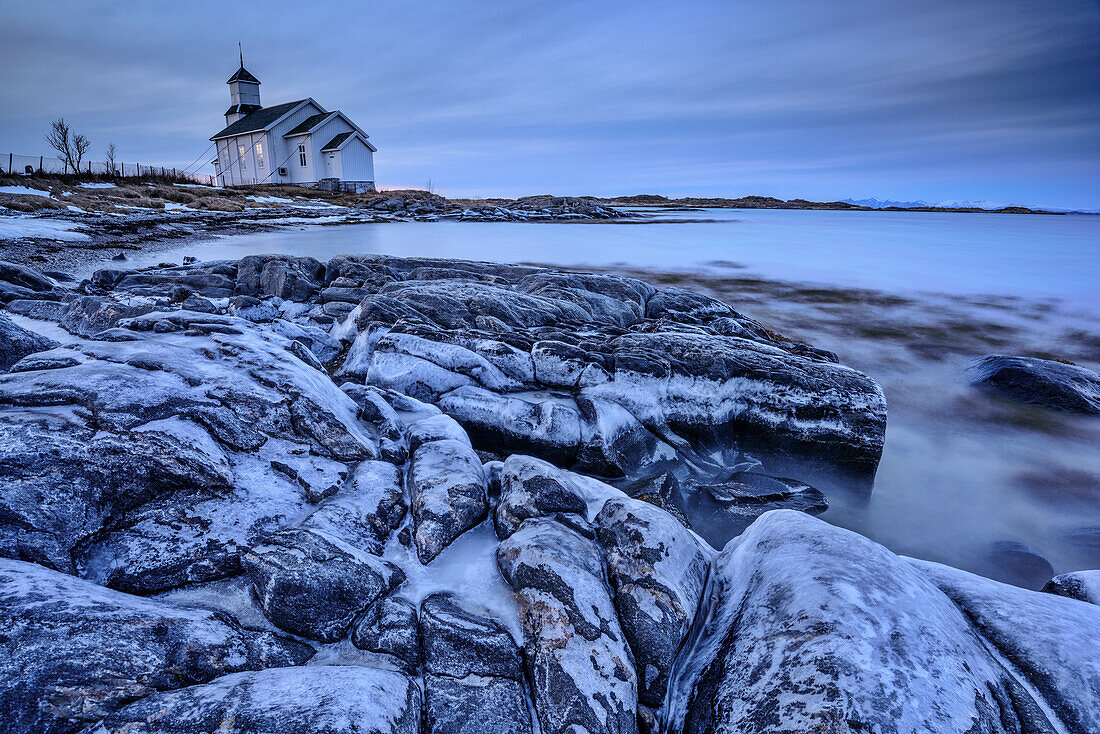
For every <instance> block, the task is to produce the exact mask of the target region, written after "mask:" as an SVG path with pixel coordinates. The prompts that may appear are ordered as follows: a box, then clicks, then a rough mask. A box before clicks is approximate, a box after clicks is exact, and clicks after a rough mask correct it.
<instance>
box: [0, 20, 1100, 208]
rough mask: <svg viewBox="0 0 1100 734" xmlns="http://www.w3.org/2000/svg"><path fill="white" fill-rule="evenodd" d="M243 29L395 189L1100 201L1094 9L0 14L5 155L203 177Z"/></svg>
mask: <svg viewBox="0 0 1100 734" xmlns="http://www.w3.org/2000/svg"><path fill="white" fill-rule="evenodd" d="M238 39H239V40H241V41H242V42H243V44H244V51H245V66H247V68H248V70H249V71H251V72H252V73H253V74H255V75H256V76H257V77H259V79H260V81H261V82H263V84H262V86H261V87H260V92H261V98H262V101H263V103H264V104H268V105H270V104H277V103H279V102H284V101H288V100H291V99H298V98H301V97H307V96H311V97H313V98H314V99H316V100H317V101H318V102H319V103H320V104H322V105H323V106H325V107H326V108H327V109H340V110H343V111H344V112H345V113H346V114H347V115H348V116H350V117H351V118H352V119H353V120H355V121H356V122H357V123H358V124H359V125H360V126H361V127H363V128H364V129H365V130H366V131H367V132H368V133H370V136H371V141H372V142H373V143H374V144H375V145H377V146H378V148H379V152H378V153H377V154H376V155H375V168H376V173H377V177H378V181H379V184H380V185H382V186H384V187H403V186H419V187H422V186H424V185H425V183H426V182H427V181H428V179H431V180H432V182H433V185H434V187H435V189H436V190H437V191H440V192H442V193H445V194H465V195H496V194H499V195H516V194H531V193H560V194H597V195H604V194H617V193H663V194H668V195H684V194H702V195H729V196H738V195H744V194H768V195H774V196H780V197H783V198H791V197H796V196H802V197H806V198H810V199H840V198H845V197H856V198H862V197H868V196H876V197H879V198H890V199H898V200H910V199H924V200H930V201H940V200H945V199H966V200H986V201H998V202H1013V203H1023V204H1031V205H1040V206H1052V207H1067V208H1074V207H1076V208H1089V209H1100V2H1097V0H1048V1H1046V2H1038V1H1036V2H1026V1H1024V0H970V1H968V0H920V2H910V1H905V0H897V1H896V2H889V1H886V0H876V1H874V2H872V1H866V2H865V1H857V0H822V1H820V2H813V1H811V0H770V1H769V2H755V1H750V0H742V1H741V2H734V1H733V0H726V1H725V2H689V1H683V0H681V2H668V1H667V0H662V1H661V2H646V1H644V0H631V1H630V2H621V3H620V2H600V1H598V0H597V1H593V0H587V1H586V2H570V1H566V0H556V1H555V2H515V1H513V0H505V1H502V2H478V3H474V2H456V1H455V0H449V1H448V0H432V1H430V2H416V1H414V0H405V1H403V2H397V1H388V0H387V1H383V2H377V1H376V2H369V3H368V2H324V1H323V0H310V1H309V2H302V0H295V2H263V3H259V2H257V3H251V2H226V1H225V0H221V1H219V2H204V1H202V0H188V1H187V2H172V3H161V2H95V1H94V0H79V1H75V2H58V1H55V0H50V1H49V2H44V1H43V0H36V1H27V2H24V0H0V152H8V151H9V150H11V151H13V152H16V153H25V154H39V153H46V152H48V151H47V150H46V146H45V143H44V142H43V140H42V136H43V133H44V132H45V129H46V127H47V125H48V123H49V121H50V120H51V119H52V118H54V117H56V116H58V115H64V116H65V118H66V119H67V120H68V121H69V122H71V123H72V124H73V126H74V128H76V129H77V130H80V131H83V132H85V133H86V134H87V135H88V136H89V137H90V138H91V139H92V143H93V146H92V153H93V157H101V156H102V151H103V148H104V147H105V146H106V145H107V143H109V142H114V143H115V144H116V145H117V146H118V149H119V151H120V157H121V158H123V159H124V160H126V161H140V162H142V163H146V162H148V163H162V164H167V165H176V166H185V165H187V164H188V163H190V162H191V161H192V160H193V159H195V157H196V156H199V155H200V153H202V152H203V149H204V148H205V147H206V146H207V145H208V144H209V141H208V138H209V137H210V135H212V134H213V133H215V132H216V131H217V130H219V129H220V128H221V127H222V126H223V125H224V118H223V117H222V113H223V112H224V111H225V108H226V107H228V105H229V89H228V87H227V86H226V84H225V80H226V79H228V78H229V76H230V75H231V74H232V73H233V72H234V71H235V70H236V68H237V41H238ZM212 157H213V156H212V155H208V156H207V160H209V159H210V158H212ZM208 169H209V167H208Z"/></svg>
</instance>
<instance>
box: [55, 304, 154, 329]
mask: <svg viewBox="0 0 1100 734" xmlns="http://www.w3.org/2000/svg"><path fill="white" fill-rule="evenodd" d="M152 310H153V307H152V306H151V305H148V304H141V305H130V304H123V303H118V302H117V301H113V300H111V299H109V298H104V297H102V296H77V297H76V298H74V299H72V300H71V301H69V302H68V303H67V304H65V308H64V309H63V310H62V312H61V319H60V323H61V326H62V327H64V328H65V330H66V331H69V332H71V333H73V334H76V335H77V336H85V337H90V336H95V335H96V334H98V333H100V332H101V331H106V330H107V329H113V328H114V327H116V326H118V325H119V322H120V321H122V320H123V319H130V318H133V317H135V316H141V315H143V314H147V313H149V312H151V311H152Z"/></svg>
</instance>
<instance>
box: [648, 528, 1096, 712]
mask: <svg viewBox="0 0 1100 734" xmlns="http://www.w3.org/2000/svg"><path fill="white" fill-rule="evenodd" d="M941 588H942V589H943V590H945V591H947V594H946V595H945V594H944V593H943V592H942V591H941ZM703 598H704V602H703V607H702V609H701V610H700V612H699V614H698V615H697V618H696V621H695V624H694V626H693V628H692V631H691V633H690V634H689V636H688V639H687V642H686V643H685V646H684V650H683V651H682V652H681V653H680V655H679V656H678V657H677V662H676V666H675V667H674V669H673V674H672V676H671V677H670V683H669V686H670V692H669V696H668V698H667V699H666V701H665V708H664V709H663V711H662V718H663V719H664V727H665V730H667V731H672V732H678V731H684V732H702V731H707V732H733V731H737V732H750V733H751V732H765V731H767V732H771V731H776V730H784V731H810V730H814V731H816V730H822V731H825V730H830V731H831V730H837V731H857V730H858V731H863V730H866V731H891V732H940V731H982V732H997V733H1001V732H1006V733H1007V732H1020V731H1067V730H1068V731H1073V732H1082V733H1083V732H1086V731H1092V730H1095V728H1096V726H1095V716H1096V712H1097V711H1100V706H1098V705H1097V704H1098V703H1100V689H1098V688H1097V686H1098V683H1100V676H1098V675H1097V669H1096V665H1097V663H1096V660H1098V659H1100V656H1098V655H1097V654H1096V653H1095V652H1094V651H1093V648H1095V646H1096V639H1095V635H1093V634H1092V633H1091V631H1090V630H1091V629H1095V626H1096V624H1097V621H1098V620H1100V611H1094V610H1095V607H1091V606H1090V605H1087V604H1082V603H1080V602H1077V601H1073V600H1065V599H1058V598H1057V597H1054V596H1051V595H1045V594H1038V593H1035V592H1028V591H1024V590H1021V589H1014V588H1013V587H1008V586H1003V585H1001V584H998V583H996V582H992V581H988V580H984V579H978V577H973V576H970V575H969V574H963V573H962V572H954V571H951V570H950V569H943V568H942V567H938V566H935V564H923V563H917V562H909V561H906V560H904V559H901V558H898V557H897V556H895V555H894V554H892V553H890V552H889V551H887V550H886V549H885V548H883V547H882V546H879V545H877V544H875V543H873V542H871V541H869V540H867V539H865V538H862V537H860V536H858V535H856V534H855V533H851V532H849V531H846V530H842V529H839V528H835V527H832V526H830V525H828V524H826V523H824V522H821V521H820V520H815V519H813V518H811V517H810V516H808V515H805V514H803V513H800V512H795V511H791V510H776V511H772V512H768V513H766V514H764V515H763V516H761V517H760V518H759V519H758V520H757V521H756V522H755V523H753V524H752V525H751V526H750V527H749V528H748V530H746V531H745V532H744V533H743V534H742V535H741V536H740V537H739V538H737V539H735V540H733V541H731V542H730V543H729V544H728V545H727V546H726V548H725V549H724V550H723V551H722V553H721V554H720V555H719V556H718V557H717V558H716V560H715V561H714V563H713V565H712V568H711V573H710V579H709V581H708V585H707V588H706V591H705V592H704V597H703ZM1010 610H1011V611H1010ZM1044 615H1045V616H1044ZM1094 617H1095V619H1094ZM1070 649H1074V650H1075V651H1074V652H1073V653H1072V654H1071V653H1070V652H1069V651H1070ZM1032 663H1035V664H1036V665H1035V667H1032V668H1031V669H1028V667H1026V666H1030V665H1031V664H1032ZM1059 665H1064V667H1063V668H1059V667H1058V666H1059ZM1040 666H1041V667H1040ZM930 671H935V673H934V674H930ZM1090 711H1091V713H1090ZM1052 722H1053V723H1052Z"/></svg>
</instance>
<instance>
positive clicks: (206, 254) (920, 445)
mask: <svg viewBox="0 0 1100 734" xmlns="http://www.w3.org/2000/svg"><path fill="white" fill-rule="evenodd" d="M660 217H661V218H662V220H663V221H662V223H645V224H608V223H601V224H584V223H562V224H511V223H508V224H505V223H500V224H496V223H493V224H490V223H463V222H434V223H386V224H368V225H351V226H334V227H315V228H311V229H304V230H300V231H280V232H273V233H266V234H254V235H246V236H234V237H227V238H223V239H219V240H214V241H210V242H205V243H198V244H194V243H193V244H190V245H187V246H185V247H182V248H180V249H179V250H177V251H172V252H168V253H164V252H162V253H158V254H154V255H150V256H149V257H148V262H159V261H163V260H166V259H167V260H173V259H174V260H176V261H178V260H179V259H180V257H181V256H182V255H194V256H196V257H198V258H199V259H200V260H207V259H215V258H239V257H242V256H244V255H246V254H255V253H263V252H280V253H288V254H301V255H312V256H313V257H316V258H318V259H321V260H324V259H327V258H329V257H332V256H334V255H337V254H350V253H387V254H392V255H399V256H412V255H415V256H428V257H455V258H467V259H475V260H495V261H505V262H529V263H547V264H557V265H563V266H575V267H582V268H590V269H595V270H601V271H607V272H622V273H626V274H630V275H634V276H636V277H641V278H644V279H648V280H650V281H651V282H654V283H655V284H658V285H661V284H675V285H680V286H683V287H689V288H695V289H699V290H703V291H706V292H709V293H711V294H713V295H715V296H717V297H719V298H722V299H723V300H725V301H727V302H729V303H731V304H732V305H733V306H734V307H736V308H738V309H739V310H741V311H743V312H744V313H746V314H747V315H749V316H752V317H754V318H757V319H759V320H762V321H765V322H766V323H767V324H768V325H769V326H770V327H772V328H774V329H775V330H777V331H779V332H781V333H783V334H785V335H787V336H788V337H792V338H798V339H802V340H805V341H807V342H810V343H813V344H816V345H818V346H822V347H825V348H827V349H832V350H834V351H836V352H837V353H838V354H839V355H840V357H841V360H842V361H843V362H844V363H846V364H849V365H852V366H853V367H856V368H858V369H860V370H863V371H864V372H866V373H868V374H869V375H871V376H872V377H874V378H875V379H876V380H877V381H878V382H879V383H880V384H881V385H882V386H883V388H884V390H885V392H886V396H887V402H888V405H889V426H888V429H887V440H886V450H885V452H884V455H883V459H882V463H881V465H880V468H879V472H878V476H877V479H876V483H875V488H874V492H873V494H871V495H870V497H867V496H865V495H858V494H851V495H849V494H847V493H845V492H844V491H840V490H836V489H835V488H834V489H833V490H832V491H831V492H830V496H829V499H830V509H829V510H828V511H827V512H826V513H825V515H823V517H824V518H825V519H827V520H829V521H830V522H833V523H836V524H838V525H842V526H845V527H848V528H851V529H853V530H856V531H858V532H860V533H862V534H864V535H867V536H869V537H871V538H873V539H875V540H877V541H879V542H881V543H884V544H885V545H887V546H888V547H890V548H891V549H892V550H895V551H897V552H899V553H904V554H908V555H912V556H916V557H920V558H926V559H930V560H936V561H941V562H945V563H949V564H951V565H955V566H959V567H962V568H967V569H970V570H974V571H978V572H981V573H985V574H987V575H999V576H1001V577H1003V578H1006V579H1012V580H1016V581H1018V582H1021V583H1022V582H1023V579H1024V575H1022V572H1019V573H1018V569H1017V570H1014V569H1013V568H1012V567H1011V565H1012V564H1011V562H1010V561H1011V559H1009V560H1008V561H1005V563H1008V565H1009V567H1008V568H1005V567H1004V563H1001V564H1000V565H998V563H997V561H996V559H995V558H993V557H991V556H990V550H991V548H992V547H993V545H994V544H995V543H997V542H1000V541H1016V542H1020V543H1024V544H1026V545H1027V546H1028V547H1030V548H1032V549H1033V550H1034V551H1036V552H1037V553H1039V554H1041V555H1042V556H1043V557H1045V558H1046V559H1047V560H1049V561H1050V563H1051V564H1052V565H1053V567H1054V570H1055V571H1056V572H1062V571H1067V570H1073V569H1078V568H1086V567H1093V568H1096V567H1100V420H1098V419H1090V418H1085V417H1073V416H1062V415H1058V414H1054V413H1051V412H1049V411H1045V410H1043V409H1040V408H1034V407H1028V406H1019V405H1015V404H1011V403H1008V402H1005V401H1001V400H998V399H996V398H994V397H992V396H989V395H986V394H984V393H982V392H980V391H977V390H975V389H974V388H972V387H971V386H970V385H969V384H968V380H967V376H966V367H967V364H968V363H969V361H970V360H971V359H973V358H974V357H977V356H981V355H983V354H990V353H1008V354H1030V355H1034V356H1045V357H1058V358H1063V359H1069V360H1071V361H1074V362H1076V363H1078V364H1081V365H1083V366H1086V367H1089V368H1091V369H1100V217H1095V216H1039V215H994V214H934V213H903V212H898V213H893V212H812V211H764V210H752V211H731V210H705V211H693V212H677V213H664V214H661V215H660ZM701 219H705V220H711V221H686V220H701ZM133 264H135V263H134V262H131V263H128V264H127V267H130V266H132V265H133ZM136 264H142V261H141V260H138V261H136ZM796 478H798V479H801V480H802V481H805V482H807V483H809V484H814V483H815V477H813V476H798V477H796ZM822 488H823V489H824V488H825V487H822ZM1090 529H1091V530H1090ZM1017 560H1018V559H1017Z"/></svg>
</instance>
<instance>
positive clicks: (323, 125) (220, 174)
mask: <svg viewBox="0 0 1100 734" xmlns="http://www.w3.org/2000/svg"><path fill="white" fill-rule="evenodd" d="M228 84H229V97H230V100H231V101H232V104H231V105H230V107H229V109H228V110H226V112H225V128H224V129H223V130H222V131H221V132H219V133H218V134H216V135H214V136H213V137H212V138H210V139H211V140H213V141H214V143H216V144H217V148H218V157H217V159H215V160H214V161H213V163H214V171H215V174H216V177H217V181H218V184H219V185H221V186H253V185H257V184H268V183H274V184H298V185H301V186H311V187H317V188H325V189H331V190H341V191H356V192H361V191H373V190H374V153H375V151H376V150H378V149H377V148H375V147H374V146H373V145H372V144H371V142H370V140H368V135H367V134H366V133H365V132H364V131H363V129H362V128H361V127H359V126H358V125H356V124H355V123H354V122H352V121H351V120H350V119H349V118H348V117H347V116H346V115H345V114H344V113H343V112H341V111H340V110H333V111H331V112H329V111H328V110H326V109H325V108H324V107H322V106H321V105H319V104H318V103H317V102H316V101H314V100H313V99H312V98H309V97H307V98H306V99H299V100H296V101H294V102H284V103H282V104H277V105H274V106H272V107H264V106H263V105H261V104H260V80H259V79H257V78H256V77H254V76H253V75H252V74H250V73H248V71H247V70H246V69H245V68H244V57H243V56H242V57H241V68H239V69H237V72H236V73H235V74H234V75H233V76H231V77H229V81H228Z"/></svg>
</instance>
